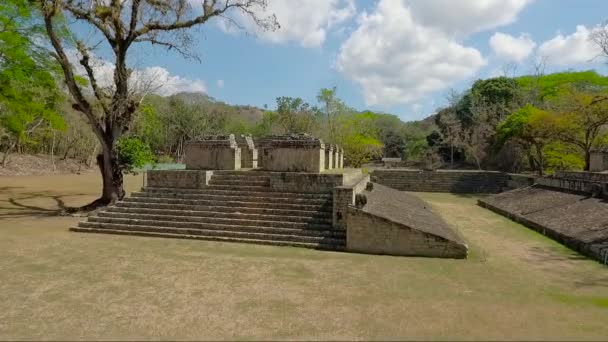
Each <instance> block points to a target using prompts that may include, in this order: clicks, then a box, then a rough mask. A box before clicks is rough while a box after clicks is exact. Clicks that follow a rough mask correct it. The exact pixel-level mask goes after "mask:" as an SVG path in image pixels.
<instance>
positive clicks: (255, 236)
mask: <svg viewBox="0 0 608 342" xmlns="http://www.w3.org/2000/svg"><path fill="white" fill-rule="evenodd" d="M78 228H89V229H97V230H103V229H111V230H121V231H133V232H149V233H163V234H175V235H193V236H205V237H220V238H232V239H250V240H258V241H284V242H297V243H312V244H326V245H331V246H343V245H344V244H345V240H344V239H334V238H328V237H323V236H299V235H291V234H267V233H255V232H248V231H227V230H208V229H192V228H177V227H162V226H144V225H132V224H120V223H102V222H80V223H79V224H78Z"/></svg>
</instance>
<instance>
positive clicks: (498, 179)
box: [372, 169, 509, 193]
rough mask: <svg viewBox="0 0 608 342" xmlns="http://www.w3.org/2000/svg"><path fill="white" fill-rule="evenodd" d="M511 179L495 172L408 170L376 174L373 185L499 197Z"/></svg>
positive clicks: (380, 171)
mask: <svg viewBox="0 0 608 342" xmlns="http://www.w3.org/2000/svg"><path fill="white" fill-rule="evenodd" d="M508 180H509V176H508V175H507V174H504V173H501V172H493V171H461V170H438V171H422V170H407V169H390V170H374V171H373V172H372V182H375V183H379V184H382V185H385V186H388V187H391V188H393V189H397V190H402V191H417V192H453V193H498V192H500V191H502V190H503V189H505V188H506V187H507V181H508Z"/></svg>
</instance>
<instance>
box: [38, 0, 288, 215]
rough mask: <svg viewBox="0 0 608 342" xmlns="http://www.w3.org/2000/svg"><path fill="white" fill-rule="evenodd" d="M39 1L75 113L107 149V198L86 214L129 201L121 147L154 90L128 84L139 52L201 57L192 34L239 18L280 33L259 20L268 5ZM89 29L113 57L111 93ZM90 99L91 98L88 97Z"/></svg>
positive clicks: (206, 0) (254, 1) (252, 0)
mask: <svg viewBox="0 0 608 342" xmlns="http://www.w3.org/2000/svg"><path fill="white" fill-rule="evenodd" d="M33 1H35V3H36V4H37V5H38V7H39V9H40V10H41V11H42V17H43V19H44V27H45V29H46V33H47V35H48V37H49V39H50V42H51V46H52V48H53V54H54V57H55V59H56V60H57V62H58V63H59V65H60V66H61V69H62V71H63V76H64V80H65V84H66V86H67V89H68V91H69V93H70V95H71V98H72V100H73V108H74V109H75V110H77V111H79V112H80V113H81V114H82V115H83V116H84V117H85V118H86V119H87V121H88V123H89V125H90V126H91V129H92V131H93V133H94V134H95V136H96V137H97V139H98V140H99V144H100V146H101V153H100V154H99V155H98V156H97V164H98V166H99V169H100V172H101V175H102V179H103V187H102V192H101V196H100V198H99V199H97V200H96V201H94V202H93V203H91V204H89V205H87V206H84V207H82V208H80V210H90V209H94V208H96V207H98V206H104V205H107V204H109V203H112V202H114V201H116V200H119V199H122V198H123V197H124V195H125V191H124V188H123V176H122V171H123V170H122V169H121V166H120V163H119V159H118V157H119V156H118V151H117V149H116V144H117V142H118V140H119V139H120V137H122V136H123V135H124V134H125V133H126V132H127V131H128V129H129V128H130V127H131V126H132V123H133V120H134V119H135V116H136V113H137V110H138V107H139V105H140V103H141V100H142V97H143V96H144V95H145V94H146V93H147V92H148V90H149V89H145V90H144V91H142V89H136V88H135V87H136V86H137V84H134V82H130V79H131V78H132V76H133V70H132V69H131V68H129V66H128V61H129V59H130V58H129V57H130V56H132V54H133V51H134V49H135V48H136V47H137V46H142V45H144V44H151V45H155V46H160V47H164V48H167V49H168V50H172V51H176V52H178V53H180V54H181V55H183V56H185V57H195V58H196V56H195V55H194V54H193V53H191V51H190V50H189V49H190V48H191V45H192V40H193V37H192V36H191V34H190V33H191V32H192V28H194V27H200V26H201V25H204V24H207V23H209V21H210V20H212V19H214V18H216V19H217V18H221V17H224V18H225V17H226V16H228V15H230V14H231V13H235V12H236V13H240V14H242V15H244V16H246V17H249V18H250V19H252V20H253V22H254V23H255V24H256V25H257V26H258V27H260V28H262V29H271V30H272V29H275V28H277V27H278V23H277V21H276V17H275V16H274V15H272V16H270V17H266V18H262V17H259V16H258V15H257V13H259V12H258V10H264V9H265V8H266V1H265V0H232V1H230V0H203V1H202V3H201V2H199V4H201V5H202V6H201V8H200V9H194V8H193V7H192V5H191V2H190V1H188V0H168V1H141V0H132V1H114V0H112V1H99V0H93V1H79V0H33ZM85 27H86V28H90V29H92V30H93V31H94V32H95V34H94V36H95V37H96V38H98V39H99V40H101V41H102V42H104V43H105V46H106V47H108V48H109V51H110V52H111V53H112V54H113V57H114V59H113V61H112V64H113V67H114V68H113V69H114V70H113V74H114V75H113V76H114V77H113V79H112V81H113V82H112V85H111V86H109V87H108V86H104V85H102V84H100V82H99V79H98V78H97V75H96V74H95V72H94V69H93V60H94V59H95V56H94V48H95V47H97V46H99V45H100V44H101V43H100V41H99V40H98V39H92V40H91V39H85V38H84V37H79V34H78V33H80V32H83V31H84V32H87V35H88V36H89V37H90V36H91V33H90V31H89V30H87V29H84V28H85ZM74 48H75V50H76V51H77V61H75V59H74V58H70V57H69V56H70V49H74ZM77 67H78V68H82V69H84V73H85V76H86V78H87V81H88V82H87V85H86V87H85V86H83V84H82V82H79V80H78V77H79V75H78V74H77ZM89 93H91V94H92V96H88V94H89Z"/></svg>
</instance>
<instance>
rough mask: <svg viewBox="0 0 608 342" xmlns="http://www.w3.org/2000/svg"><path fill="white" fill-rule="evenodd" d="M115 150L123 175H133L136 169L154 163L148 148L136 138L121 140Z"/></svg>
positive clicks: (154, 159) (154, 160)
mask: <svg viewBox="0 0 608 342" xmlns="http://www.w3.org/2000/svg"><path fill="white" fill-rule="evenodd" d="M116 149H117V151H118V164H119V165H120V168H121V170H122V171H123V172H125V173H133V172H134V170H135V169H137V168H142V167H144V166H145V165H146V164H151V163H155V162H156V158H155V157H154V154H153V153H152V150H151V149H150V146H149V145H148V144H146V143H144V142H143V141H141V139H139V138H138V137H124V138H121V139H120V140H119V141H118V143H117V145H116Z"/></svg>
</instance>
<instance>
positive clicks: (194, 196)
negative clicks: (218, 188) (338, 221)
mask: <svg viewBox="0 0 608 342" xmlns="http://www.w3.org/2000/svg"><path fill="white" fill-rule="evenodd" d="M265 195H267V194H266V193H265ZM131 197H152V198H183V199H200V200H212V201H216V202H220V201H238V202H263V203H268V204H271V203H285V204H311V205H312V204H326V205H330V206H331V205H332V204H333V203H332V200H331V198H326V197H321V198H298V197H290V196H284V197H275V196H263V195H260V196H244V195H240V194H239V195H216V194H204V193H200V194H199V193H177V192H173V193H171V192H133V193H131Z"/></svg>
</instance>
